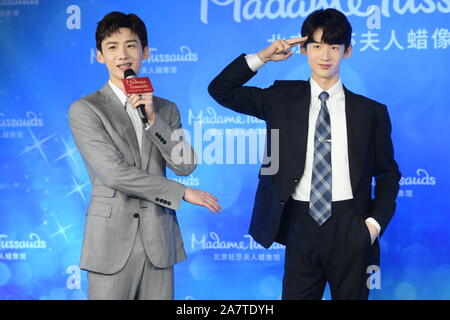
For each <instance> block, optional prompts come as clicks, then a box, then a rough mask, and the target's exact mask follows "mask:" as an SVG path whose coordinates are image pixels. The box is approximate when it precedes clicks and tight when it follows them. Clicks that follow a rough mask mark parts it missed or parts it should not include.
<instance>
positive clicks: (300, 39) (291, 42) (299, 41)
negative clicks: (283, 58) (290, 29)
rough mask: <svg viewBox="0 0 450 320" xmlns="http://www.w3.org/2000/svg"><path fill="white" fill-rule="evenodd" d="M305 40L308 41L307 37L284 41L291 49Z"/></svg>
mask: <svg viewBox="0 0 450 320" xmlns="http://www.w3.org/2000/svg"><path fill="white" fill-rule="evenodd" d="M306 40H308V36H305V37H302V38H292V39H288V40H285V41H286V42H287V44H288V45H289V46H291V47H295V46H297V45H299V44H302V43H304V42H305V41H306Z"/></svg>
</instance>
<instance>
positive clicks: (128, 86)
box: [122, 77, 153, 94]
mask: <svg viewBox="0 0 450 320" xmlns="http://www.w3.org/2000/svg"><path fill="white" fill-rule="evenodd" d="M122 83H123V86H124V88H125V92H126V93H127V94H130V93H149V92H153V87H152V84H151V83H150V79H149V78H147V77H141V78H125V79H122Z"/></svg>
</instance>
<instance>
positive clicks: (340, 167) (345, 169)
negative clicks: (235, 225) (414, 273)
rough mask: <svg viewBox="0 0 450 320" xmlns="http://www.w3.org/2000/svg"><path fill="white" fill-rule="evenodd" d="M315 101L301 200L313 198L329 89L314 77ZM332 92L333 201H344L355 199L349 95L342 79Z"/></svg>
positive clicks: (253, 59) (257, 62)
mask: <svg viewBox="0 0 450 320" xmlns="http://www.w3.org/2000/svg"><path fill="white" fill-rule="evenodd" d="M245 58H246V60H247V64H248V66H249V67H250V69H251V70H252V71H253V72H256V71H257V70H259V69H260V68H261V67H262V66H264V65H265V63H264V62H263V61H262V60H261V59H260V58H259V57H258V55H256V54H251V55H247V56H246V57H245ZM309 82H310V85H311V102H310V106H309V126H308V141H307V147H306V159H305V169H304V171H303V176H302V177H301V179H300V181H299V183H298V184H297V186H296V188H295V190H294V192H293V193H292V195H291V196H292V198H293V199H295V200H299V201H309V198H310V193H311V179H312V169H313V168H312V167H313V159H314V135H315V130H316V121H317V117H318V116H319V111H320V104H321V103H320V100H319V95H320V93H321V92H323V91H325V90H323V89H322V88H320V86H319V85H318V84H317V83H316V82H315V81H314V80H313V79H312V78H310V80H309ZM326 92H327V93H328V94H329V98H328V99H327V101H326V103H327V107H328V112H329V114H330V124H331V168H332V171H331V179H332V180H331V181H332V188H331V193H332V201H342V200H349V199H353V192H352V186H351V182H350V167H349V162H348V144H347V143H348V139H347V118H346V115H345V94H344V87H343V85H342V81H341V79H339V80H338V82H337V83H336V84H335V85H333V86H332V87H331V88H329V89H328V90H326ZM366 221H369V222H371V223H372V224H373V225H374V226H375V227H376V228H377V230H378V233H380V231H381V227H380V225H379V223H378V222H377V221H376V220H375V219H373V218H368V219H366Z"/></svg>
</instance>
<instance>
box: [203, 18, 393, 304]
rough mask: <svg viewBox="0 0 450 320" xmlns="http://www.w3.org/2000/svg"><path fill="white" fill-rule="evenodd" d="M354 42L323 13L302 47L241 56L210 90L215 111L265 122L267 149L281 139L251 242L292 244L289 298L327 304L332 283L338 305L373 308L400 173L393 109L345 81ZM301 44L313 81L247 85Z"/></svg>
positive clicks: (339, 22)
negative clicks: (362, 303)
mask: <svg viewBox="0 0 450 320" xmlns="http://www.w3.org/2000/svg"><path fill="white" fill-rule="evenodd" d="M351 35H352V27H351V25H350V23H349V22H348V20H347V18H346V17H345V15H344V14H342V13H341V12H339V11H337V10H335V9H326V10H317V11H315V12H313V13H311V14H310V15H309V16H308V17H307V18H306V20H305V21H304V23H303V26H302V38H297V39H290V40H278V41H275V42H274V43H272V44H271V45H270V46H269V47H267V48H265V49H264V50H261V51H259V52H258V53H257V54H250V55H244V54H242V55H241V56H239V57H238V58H237V59H235V60H234V61H233V62H232V63H231V64H229V65H228V66H227V67H226V68H225V69H224V70H223V71H222V72H221V73H220V74H219V75H218V76H217V77H216V78H215V79H214V80H213V81H212V82H211V83H210V85H209V87H208V90H209V93H210V94H211V96H212V97H213V98H214V99H215V100H216V101H217V102H218V103H219V104H221V105H223V106H225V107H227V108H230V109H232V110H235V111H237V112H240V113H244V114H248V115H252V116H255V117H257V118H259V119H262V120H265V121H266V125H267V134H268V136H267V140H268V141H269V140H270V136H269V135H270V132H271V130H273V129H278V130H279V154H278V155H273V154H272V155H271V158H274V157H277V156H278V159H279V170H278V171H277V172H276V173H274V174H270V175H268V174H265V171H264V169H265V168H264V165H263V168H261V171H260V174H259V184H258V189H257V192H256V197H255V203H254V208H253V215H252V219H251V225H250V234H251V235H252V237H253V238H254V239H255V240H256V241H257V242H259V243H260V244H261V245H263V246H264V247H266V248H268V247H270V245H271V244H272V243H273V242H274V241H276V242H279V243H282V244H285V245H286V256H285V270H284V277H283V292H282V298H283V299H321V298H322V296H323V293H324V290H325V285H326V283H327V282H328V283H329V285H330V290H331V295H332V298H333V299H368V295H369V288H368V284H367V282H368V281H367V280H368V277H369V274H368V270H371V269H372V268H369V266H372V265H375V266H379V253H380V247H379V243H378V237H379V236H381V235H382V234H383V233H384V232H385V230H386V228H387V226H388V224H389V222H390V220H391V218H392V216H393V214H394V212H395V207H396V197H397V193H398V190H399V180H400V177H401V174H400V172H399V169H398V165H397V163H396V161H395V159H394V150H393V145H392V140H391V122H390V118H389V114H388V111H387V108H386V106H385V105H383V104H380V103H378V102H376V101H373V100H370V99H368V98H366V97H363V96H361V95H357V94H354V93H353V92H351V91H349V90H348V89H347V88H345V87H344V85H343V84H342V81H341V78H340V66H341V62H342V60H343V59H344V58H348V57H350V55H351V52H352V46H351ZM296 45H300V46H301V52H302V54H303V55H304V56H306V57H307V59H308V64H309V66H310V68H311V77H310V79H309V80H308V81H275V82H274V84H273V85H272V86H270V87H269V88H266V89H261V88H256V87H250V86H244V84H245V83H246V82H247V81H248V80H250V79H251V78H252V77H253V76H254V75H255V74H256V72H257V71H258V70H259V69H260V68H262V67H263V66H264V65H265V64H266V63H268V62H269V61H283V60H286V59H288V58H289V57H291V56H292V54H293V52H292V47H293V46H296ZM268 149H271V148H270V146H268ZM273 149H274V148H272V150H273ZM269 152H270V150H268V153H269ZM373 178H374V179H375V187H374V190H373V197H372V179H373Z"/></svg>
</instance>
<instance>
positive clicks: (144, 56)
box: [142, 46, 150, 60]
mask: <svg viewBox="0 0 450 320" xmlns="http://www.w3.org/2000/svg"><path fill="white" fill-rule="evenodd" d="M149 57H150V49H149V48H148V46H147V47H145V48H144V50H143V54H142V59H143V60H147V59H148V58H149Z"/></svg>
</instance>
